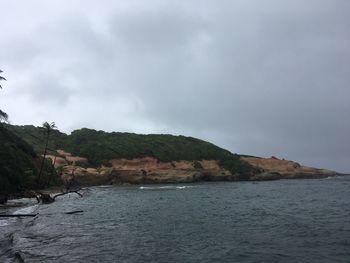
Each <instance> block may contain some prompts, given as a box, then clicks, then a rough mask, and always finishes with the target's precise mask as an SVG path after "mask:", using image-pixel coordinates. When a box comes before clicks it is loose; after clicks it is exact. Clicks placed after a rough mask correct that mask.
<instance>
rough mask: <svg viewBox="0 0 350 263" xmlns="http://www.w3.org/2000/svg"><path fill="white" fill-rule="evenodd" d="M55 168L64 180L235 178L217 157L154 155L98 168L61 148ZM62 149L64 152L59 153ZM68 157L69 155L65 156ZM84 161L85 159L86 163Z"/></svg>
mask: <svg viewBox="0 0 350 263" xmlns="http://www.w3.org/2000/svg"><path fill="white" fill-rule="evenodd" d="M60 153H61V154H60V156H59V157H57V156H56V157H54V156H52V155H50V156H48V158H50V159H51V161H52V162H54V161H55V160H56V163H55V166H56V168H58V169H60V170H61V177H62V180H63V181H64V182H65V183H66V184H78V185H99V184H123V183H130V184H140V183H188V182H196V181H237V180H239V178H238V176H237V175H234V174H232V173H231V172H230V171H228V170H226V169H225V168H223V167H221V166H220V165H219V163H218V161H216V160H201V161H185V160H182V161H172V162H161V161H159V160H157V159H155V158H153V157H143V158H135V159H130V160H128V159H124V158H122V159H112V160H110V161H109V162H108V164H106V165H102V166H100V167H97V168H92V167H90V168H87V167H86V168H84V167H82V166H78V165H76V164H75V161H70V160H82V159H83V158H82V157H78V156H72V155H71V154H70V153H67V152H64V151H60ZM62 153H63V154H62ZM67 158H68V159H67ZM85 164H87V162H86V163H85Z"/></svg>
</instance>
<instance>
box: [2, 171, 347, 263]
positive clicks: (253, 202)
mask: <svg viewBox="0 0 350 263" xmlns="http://www.w3.org/2000/svg"><path fill="white" fill-rule="evenodd" d="M12 209H14V208H12ZM25 209H27V210H28V211H36V212H37V213H39V216H37V217H36V218H35V219H29V218H24V219H11V220H0V237H1V238H2V240H1V243H0V244H1V249H0V261H1V262H14V261H15V258H14V256H13V255H14V253H16V252H19V254H20V255H21V256H22V257H23V258H24V260H25V262H293V263H294V262H350V177H337V178H333V179H329V180H327V179H322V180H321V179H320V180H281V181H270V182H258V183H256V182H232V183H230V182H227V183H206V184H188V185H144V186H132V187H94V188H91V189H90V190H88V191H86V193H85V196H84V197H83V198H79V197H76V196H74V195H71V196H69V197H68V196H65V197H62V198H61V199H58V200H57V201H56V202H55V203H53V204H51V205H41V206H31V207H29V208H25ZM73 210H84V212H83V213H81V214H73V215H67V214H64V212H68V211H73ZM28 211H27V212H28ZM22 212H23V211H22Z"/></svg>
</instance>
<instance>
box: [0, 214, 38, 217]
mask: <svg viewBox="0 0 350 263" xmlns="http://www.w3.org/2000/svg"><path fill="white" fill-rule="evenodd" d="M37 215H38V214H14V215H1V214H0V217H23V216H25V217H35V216H37Z"/></svg>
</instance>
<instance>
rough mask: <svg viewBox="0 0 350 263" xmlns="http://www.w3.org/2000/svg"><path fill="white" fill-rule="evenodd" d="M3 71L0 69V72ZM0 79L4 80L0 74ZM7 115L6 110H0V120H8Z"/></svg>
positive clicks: (0, 87)
mask: <svg viewBox="0 0 350 263" xmlns="http://www.w3.org/2000/svg"><path fill="white" fill-rule="evenodd" d="M2 72H3V71H2V70H1V69H0V74H1V73H2ZM1 80H6V79H5V78H4V77H3V76H1V75H0V81H1ZM0 89H2V86H1V85H0ZM8 117H9V116H8V115H7V113H6V112H3V111H2V110H0V122H3V121H5V122H6V121H7V120H8Z"/></svg>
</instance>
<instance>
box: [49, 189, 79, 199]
mask: <svg viewBox="0 0 350 263" xmlns="http://www.w3.org/2000/svg"><path fill="white" fill-rule="evenodd" d="M78 191H80V189H78V190H71V191H67V192H64V193H59V194H57V195H54V197H53V199H54V200H55V199H56V198H57V197H59V196H61V195H66V194H70V193H76V194H77V195H79V196H80V197H83V195H82V194H81V193H79V192H78Z"/></svg>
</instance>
